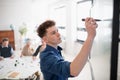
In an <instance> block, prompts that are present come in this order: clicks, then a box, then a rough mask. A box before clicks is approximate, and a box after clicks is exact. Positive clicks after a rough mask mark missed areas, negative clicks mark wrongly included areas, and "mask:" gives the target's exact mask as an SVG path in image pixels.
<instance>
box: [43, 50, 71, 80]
mask: <svg viewBox="0 0 120 80" xmlns="http://www.w3.org/2000/svg"><path fill="white" fill-rule="evenodd" d="M70 63H71V62H68V61H64V60H63V59H62V58H60V57H59V56H57V55H56V53H54V52H52V51H51V52H49V53H48V54H47V56H44V58H43V59H42V58H41V64H42V66H41V67H42V69H43V70H46V71H48V72H50V73H52V74H55V75H58V76H60V75H62V76H64V77H66V78H68V77H71V75H70Z"/></svg>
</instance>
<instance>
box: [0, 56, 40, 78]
mask: <svg viewBox="0 0 120 80" xmlns="http://www.w3.org/2000/svg"><path fill="white" fill-rule="evenodd" d="M38 71H39V72H40V65H39V59H37V60H34V61H33V60H32V57H31V56H28V57H22V58H20V57H17V58H13V59H11V58H5V59H4V60H2V61H0V79H11V80H14V79H26V78H30V77H31V76H32V75H33V74H35V73H36V72H38Z"/></svg>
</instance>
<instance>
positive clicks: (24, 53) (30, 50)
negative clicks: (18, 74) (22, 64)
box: [20, 39, 34, 57]
mask: <svg viewBox="0 0 120 80" xmlns="http://www.w3.org/2000/svg"><path fill="white" fill-rule="evenodd" d="M33 52H34V49H33V48H32V47H31V39H27V40H26V44H25V46H24V47H23V49H22V52H21V55H20V57H22V56H32V55H33Z"/></svg>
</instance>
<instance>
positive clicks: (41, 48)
mask: <svg viewBox="0 0 120 80" xmlns="http://www.w3.org/2000/svg"><path fill="white" fill-rule="evenodd" d="M45 47H46V43H45V42H44V41H42V44H41V45H39V46H38V47H37V49H36V51H35V52H34V54H33V60H35V59H36V57H37V55H38V53H39V52H41V51H43V50H44V49H45Z"/></svg>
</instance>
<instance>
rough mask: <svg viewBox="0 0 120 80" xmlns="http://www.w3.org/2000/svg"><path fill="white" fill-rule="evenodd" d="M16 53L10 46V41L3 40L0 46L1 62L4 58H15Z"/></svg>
mask: <svg viewBox="0 0 120 80" xmlns="http://www.w3.org/2000/svg"><path fill="white" fill-rule="evenodd" d="M13 54H14V51H13V48H12V47H11V46H10V45H9V39H8V38H3V39H2V44H1V45H0V60H3V59H4V58H8V57H10V58H13V57H14V55H13Z"/></svg>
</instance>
